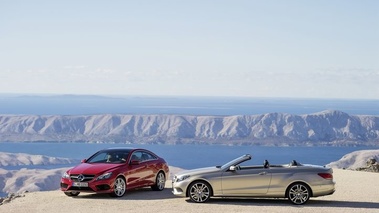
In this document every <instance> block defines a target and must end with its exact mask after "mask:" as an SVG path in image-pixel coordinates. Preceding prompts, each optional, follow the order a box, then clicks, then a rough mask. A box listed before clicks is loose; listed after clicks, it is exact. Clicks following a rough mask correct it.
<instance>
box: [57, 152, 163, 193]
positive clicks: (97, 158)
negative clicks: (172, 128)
mask: <svg viewBox="0 0 379 213" xmlns="http://www.w3.org/2000/svg"><path fill="white" fill-rule="evenodd" d="M168 173H169V168H168V165H167V163H166V161H165V160H164V159H163V158H161V157H159V156H157V155H156V154H154V153H153V152H151V151H148V150H146V149H134V148H109V149H104V150H100V151H98V152H96V153H95V154H94V155H92V156H91V157H89V158H88V159H84V160H83V161H82V163H81V164H79V165H78V166H76V167H74V168H72V169H70V170H68V171H67V172H65V173H64V174H63V176H62V178H61V190H62V191H63V192H64V193H65V194H66V195H67V196H77V195H79V193H80V192H87V193H88V192H89V193H108V194H110V195H111V196H113V197H122V196H124V194H125V192H126V190H129V189H133V188H141V187H146V186H151V188H152V189H153V190H155V191H162V190H163V189H164V187H165V183H166V179H167V176H168Z"/></svg>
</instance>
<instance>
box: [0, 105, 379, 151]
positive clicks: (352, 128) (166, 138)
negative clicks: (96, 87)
mask: <svg viewBox="0 0 379 213" xmlns="http://www.w3.org/2000/svg"><path fill="white" fill-rule="evenodd" d="M0 141H7V142H16V141H17V142H20V141H21V142H37V141H38V142H43V141H60V142H114V143H132V144H146V143H149V144H189V143H204V144H233V145H270V146H271V145H272V146H297V145H306V146H355V145H379V116H373V115H349V114H347V113H344V112H342V111H338V110H325V111H321V112H317V113H312V114H304V115H294V114H288V113H266V114H259V115H232V116H213V115H212V116H203V115H202V116H193V115H170V114H167V115H162V114H159V115H158V114H157V115H133V114H96V115H0Z"/></svg>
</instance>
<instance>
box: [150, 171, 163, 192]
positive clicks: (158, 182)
mask: <svg viewBox="0 0 379 213" xmlns="http://www.w3.org/2000/svg"><path fill="white" fill-rule="evenodd" d="M165 185H166V177H165V175H164V173H163V172H159V173H158V174H157V177H156V178H155V184H154V185H152V186H151V189H153V190H154V191H162V190H163V189H164V187H165Z"/></svg>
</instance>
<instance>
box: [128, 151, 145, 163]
mask: <svg viewBox="0 0 379 213" xmlns="http://www.w3.org/2000/svg"><path fill="white" fill-rule="evenodd" d="M141 158H142V152H140V151H136V152H133V154H132V157H131V160H138V161H141Z"/></svg>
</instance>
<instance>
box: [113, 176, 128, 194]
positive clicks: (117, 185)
mask: <svg viewBox="0 0 379 213" xmlns="http://www.w3.org/2000/svg"><path fill="white" fill-rule="evenodd" d="M113 185H114V186H113V192H112V193H111V194H110V195H111V196H112V197H122V196H124V194H125V192H126V182H125V180H124V178H122V177H118V178H116V180H115V181H114V184H113Z"/></svg>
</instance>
